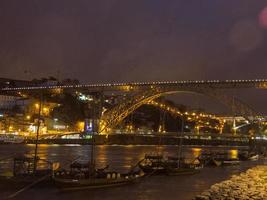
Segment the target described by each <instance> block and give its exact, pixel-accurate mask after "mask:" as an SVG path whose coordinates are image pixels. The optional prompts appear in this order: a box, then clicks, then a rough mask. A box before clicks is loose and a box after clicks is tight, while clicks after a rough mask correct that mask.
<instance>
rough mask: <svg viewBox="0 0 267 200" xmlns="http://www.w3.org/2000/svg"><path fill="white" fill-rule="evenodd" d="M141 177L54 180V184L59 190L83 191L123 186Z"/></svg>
mask: <svg viewBox="0 0 267 200" xmlns="http://www.w3.org/2000/svg"><path fill="white" fill-rule="evenodd" d="M140 178H141V177H129V178H117V179H106V178H95V179H93V178H92V179H66V178H65V179H64V178H54V181H55V184H56V186H57V187H58V188H60V189H61V190H85V189H100V188H108V187H116V186H123V185H127V184H131V183H135V182H137V181H138V180H139V179H140Z"/></svg>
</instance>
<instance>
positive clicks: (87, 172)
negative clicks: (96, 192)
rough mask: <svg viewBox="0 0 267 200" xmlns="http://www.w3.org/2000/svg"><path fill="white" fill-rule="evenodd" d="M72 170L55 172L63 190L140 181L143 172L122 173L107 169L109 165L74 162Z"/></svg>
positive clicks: (56, 180) (57, 184) (59, 186)
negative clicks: (99, 166)
mask: <svg viewBox="0 0 267 200" xmlns="http://www.w3.org/2000/svg"><path fill="white" fill-rule="evenodd" d="M70 168H71V169H70V170H69V171H66V170H61V171H57V172H56V173H55V174H54V177H53V179H54V182H55V184H56V186H57V187H58V188H60V189H61V190H83V189H98V188H106V187H115V186H122V185H127V184H131V183H135V182H138V181H139V180H140V179H141V178H142V177H143V174H141V173H139V172H130V173H128V174H120V173H118V172H114V171H107V168H108V167H105V168H103V169H95V167H94V166H93V165H90V163H89V164H86V163H84V164H81V163H77V162H76V163H73V164H71V166H70Z"/></svg>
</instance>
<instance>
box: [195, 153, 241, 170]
mask: <svg viewBox="0 0 267 200" xmlns="http://www.w3.org/2000/svg"><path fill="white" fill-rule="evenodd" d="M199 159H200V162H201V163H203V165H204V166H215V167H218V166H227V165H238V164H240V160H239V159H237V158H228V154H227V153H226V152H223V153H220V152H219V153H206V154H203V155H201V156H200V157H199Z"/></svg>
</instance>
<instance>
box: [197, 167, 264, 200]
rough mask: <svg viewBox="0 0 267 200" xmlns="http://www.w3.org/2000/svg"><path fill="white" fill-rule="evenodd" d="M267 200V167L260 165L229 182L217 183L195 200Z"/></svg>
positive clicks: (232, 178) (235, 176) (233, 177)
mask: <svg viewBox="0 0 267 200" xmlns="http://www.w3.org/2000/svg"><path fill="white" fill-rule="evenodd" d="M213 199H214V200H215V199H220V200H224V199H227V200H234V199H240V200H249V199H255V200H256V199H257V200H264V199H267V166H266V165H259V166H256V167H253V168H251V169H249V170H247V171H246V172H244V173H241V174H240V175H233V176H232V177H231V178H230V179H229V180H226V181H222V182H220V183H216V184H214V185H212V186H211V187H210V189H208V190H206V191H204V192H203V193H202V194H200V195H197V196H196V197H195V198H194V200H213Z"/></svg>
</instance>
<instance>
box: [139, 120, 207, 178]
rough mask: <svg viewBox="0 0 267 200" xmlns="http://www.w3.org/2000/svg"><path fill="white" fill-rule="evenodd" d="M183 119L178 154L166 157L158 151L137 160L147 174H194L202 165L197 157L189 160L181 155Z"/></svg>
mask: <svg viewBox="0 0 267 200" xmlns="http://www.w3.org/2000/svg"><path fill="white" fill-rule="evenodd" d="M183 121H184V120H183V119H182V131H181V135H180V140H179V146H178V147H179V149H178V155H177V157H175V156H169V157H167V159H165V158H164V157H163V155H161V154H158V153H156V154H155V153H154V154H153V153H152V154H146V155H145V157H144V159H142V160H141V161H140V162H139V164H138V165H139V167H140V169H142V170H143V171H144V173H146V174H147V175H162V174H163V175H172V176H176V175H185V174H195V173H197V172H199V170H200V169H201V168H202V167H203V165H202V164H201V162H200V161H199V160H198V158H195V159H193V160H191V161H189V160H188V159H185V158H182V157H181V151H182V139H183V131H184V130H183V126H184V122H183Z"/></svg>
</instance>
